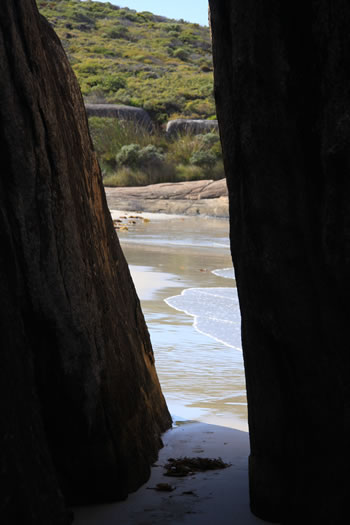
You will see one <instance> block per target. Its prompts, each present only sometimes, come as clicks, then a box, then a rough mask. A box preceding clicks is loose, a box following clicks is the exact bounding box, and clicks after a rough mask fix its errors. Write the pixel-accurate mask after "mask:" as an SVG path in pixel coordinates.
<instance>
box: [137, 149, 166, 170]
mask: <svg viewBox="0 0 350 525" xmlns="http://www.w3.org/2000/svg"><path fill="white" fill-rule="evenodd" d="M164 160H165V157H164V154H163V152H162V150H161V149H160V148H157V146H154V145H153V144H148V146H146V147H144V148H142V149H141V151H140V164H141V165H144V164H145V165H148V166H151V165H154V164H161V163H162V162H164Z"/></svg>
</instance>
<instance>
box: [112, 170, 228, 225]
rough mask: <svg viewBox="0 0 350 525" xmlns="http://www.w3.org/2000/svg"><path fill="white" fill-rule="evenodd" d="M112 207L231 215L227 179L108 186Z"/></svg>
mask: <svg viewBox="0 0 350 525" xmlns="http://www.w3.org/2000/svg"><path fill="white" fill-rule="evenodd" d="M105 190H106V196H107V202H108V206H109V208H110V209H114V210H126V211H146V212H152V213H172V214H184V215H210V216H213V217H228V197H227V185H226V179H221V180H217V181H212V180H198V181H188V182H175V183H172V182H165V183H161V184H151V185H149V186H138V187H129V188H105Z"/></svg>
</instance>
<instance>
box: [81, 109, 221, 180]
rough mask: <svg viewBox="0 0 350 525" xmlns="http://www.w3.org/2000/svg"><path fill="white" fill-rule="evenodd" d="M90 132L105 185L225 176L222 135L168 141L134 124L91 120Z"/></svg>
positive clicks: (109, 120) (93, 118)
mask: <svg viewBox="0 0 350 525" xmlns="http://www.w3.org/2000/svg"><path fill="white" fill-rule="evenodd" d="M89 126H90V133H91V137H92V140H93V142H94V145H95V149H96V152H97V155H98V159H99V162H100V166H101V169H102V174H103V182H104V184H105V185H106V186H140V185H147V184H155V183H158V182H178V181H186V180H201V179H208V178H209V179H215V180H216V179H220V178H222V177H223V176H224V171H223V164H222V159H221V148H220V140H219V136H218V134H217V133H215V132H210V133H207V134H203V135H196V136H195V135H191V134H189V133H184V134H182V135H178V136H177V137H176V138H174V139H172V140H169V139H167V138H166V136H165V135H164V133H162V132H160V131H159V132H156V131H154V132H150V131H147V130H146V129H144V128H142V127H141V126H139V125H137V124H135V123H134V122H129V121H121V120H119V121H118V120H116V119H114V118H100V117H90V119H89Z"/></svg>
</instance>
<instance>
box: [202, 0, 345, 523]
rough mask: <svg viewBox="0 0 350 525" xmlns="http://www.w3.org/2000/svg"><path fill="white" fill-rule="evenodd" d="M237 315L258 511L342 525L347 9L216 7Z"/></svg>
mask: <svg viewBox="0 0 350 525" xmlns="http://www.w3.org/2000/svg"><path fill="white" fill-rule="evenodd" d="M210 7H211V25H212V36H213V51H214V75H215V97H216V103H217V112H218V120H219V128H220V134H221V140H222V146H223V154H224V163H225V170H226V174H227V183H228V191H229V202H230V215H231V249H232V256H233V261H234V266H235V272H236V279H237V285H238V291H239V297H240V305H241V312H242V338H243V350H244V360H245V366H246V377H247V391H248V392H247V393H248V406H249V427H250V439H251V456H250V494H251V507H252V510H253V512H254V513H256V514H257V515H258V516H260V517H262V518H265V519H268V520H271V521H278V522H281V523H283V524H286V523H287V524H289V523H293V524H294V523H298V522H300V520H301V516H304V518H305V522H306V521H308V520H309V523H327V524H332V525H333V524H338V523H343V521H344V519H346V518H345V517H346V515H347V514H348V513H349V512H348V503H347V500H348V493H349V475H348V472H349V452H348V443H349V441H350V388H349V385H350V380H349V377H350V353H349V338H350V328H349V327H350V324H349V319H350V306H349V305H350V303H349V295H350V280H349V270H350V268H349V264H350V182H349V181H350V178H349V166H350V117H349V115H350V97H349V93H350V82H349V77H348V70H349V67H350V32H349V27H350V4H349V3H348V2H346V1H344V0H339V2H331V1H330V0H321V1H319V2H310V5H309V6H306V5H305V4H300V3H298V2H292V1H290V0H287V1H286V2H277V1H272V2H265V1H264V0H248V1H246V0H235V1H233V2H228V1H223V2H214V1H210Z"/></svg>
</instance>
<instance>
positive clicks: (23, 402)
mask: <svg viewBox="0 0 350 525" xmlns="http://www.w3.org/2000/svg"><path fill="white" fill-rule="evenodd" d="M0 68H1V74H0V94H1V104H0V138H1V146H2V147H1V178H0V236H1V252H0V301H1V302H0V320H1V321H0V322H1V330H0V347H1V352H0V412H1V419H0V447H1V452H0V477H1V487H2V488H1V496H0V500H1V517H0V520H1V522H2V523H4V524H5V523H6V525H14V524H19V523H23V524H26V525H27V524H29V525H48V524H50V525H66V524H67V523H69V522H70V521H71V520H70V517H69V516H68V515H67V514H66V511H65V506H64V500H63V497H62V494H61V491H62V493H63V495H64V497H65V499H66V501H67V502H69V503H73V502H74V503H86V502H88V503H92V502H96V501H111V500H116V499H120V498H124V497H126V495H127V493H128V492H129V491H131V490H135V489H136V488H137V487H138V486H139V485H140V484H141V483H143V482H144V481H145V480H146V479H147V477H148V475H149V471H150V469H149V465H150V463H151V462H153V461H154V460H155V459H156V457H157V453H158V449H159V447H160V446H161V440H160V434H161V432H162V431H164V430H165V429H167V428H168V427H169V425H170V416H169V413H168V410H167V407H166V404H165V401H164V398H163V396H162V393H161V390H160V386H159V382H158V379H157V375H156V371H155V367H154V357H153V352H152V348H151V344H150V339H149V334H148V331H147V328H146V325H145V322H144V318H143V315H142V312H141V309H140V304H139V300H138V298H137V296H136V292H135V289H134V286H133V283H132V280H131V277H130V274H129V270H128V267H127V264H126V261H125V259H124V256H123V254H122V252H121V249H120V246H119V242H118V239H117V236H116V233H115V232H114V229H113V224H112V220H111V217H110V214H109V211H108V208H107V203H106V198H105V194H104V190H103V187H102V178H101V174H100V170H99V167H98V164H97V160H96V156H95V153H94V152H93V148H92V143H91V140H90V136H89V132H88V127H87V120H86V115H85V110H84V105H83V100H82V97H81V94H80V90H79V88H78V84H77V81H76V79H75V77H74V75H73V73H72V70H71V68H70V66H69V64H68V61H67V58H66V56H65V53H64V51H63V49H62V47H61V44H60V42H59V40H58V38H57V37H56V35H55V34H54V32H53V30H52V29H51V27H50V26H49V24H48V23H47V22H46V21H45V20H44V19H43V18H42V17H40V15H39V13H38V11H37V8H36V5H35V2H34V0H18V1H17V2H2V3H1V5H0Z"/></svg>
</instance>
